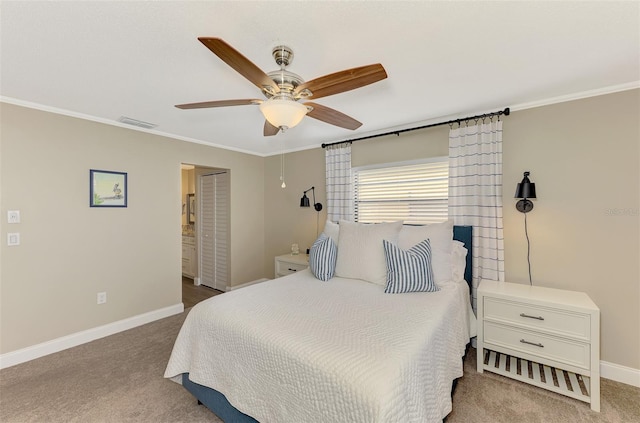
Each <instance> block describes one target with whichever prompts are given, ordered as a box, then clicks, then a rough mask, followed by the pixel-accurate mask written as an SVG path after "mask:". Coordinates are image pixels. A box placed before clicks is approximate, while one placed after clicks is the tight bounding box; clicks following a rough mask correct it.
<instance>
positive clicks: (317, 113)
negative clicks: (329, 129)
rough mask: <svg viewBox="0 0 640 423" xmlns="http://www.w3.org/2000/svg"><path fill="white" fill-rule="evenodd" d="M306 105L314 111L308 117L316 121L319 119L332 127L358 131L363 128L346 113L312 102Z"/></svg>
mask: <svg viewBox="0 0 640 423" xmlns="http://www.w3.org/2000/svg"><path fill="white" fill-rule="evenodd" d="M304 105H305V106H311V107H313V110H311V111H310V112H308V113H307V116H309V117H312V118H314V119H318V120H321V121H323V122H326V123H329V124H331V125H335V126H339V127H341V128H345V129H351V130H354V129H358V128H359V127H361V126H362V123H361V122H358V121H357V120H355V119H354V118H352V117H350V116H347V115H345V114H344V113H341V112H339V111H337V110H334V109H332V108H330V107H327V106H323V105H321V104H316V103H311V102H307V103H304Z"/></svg>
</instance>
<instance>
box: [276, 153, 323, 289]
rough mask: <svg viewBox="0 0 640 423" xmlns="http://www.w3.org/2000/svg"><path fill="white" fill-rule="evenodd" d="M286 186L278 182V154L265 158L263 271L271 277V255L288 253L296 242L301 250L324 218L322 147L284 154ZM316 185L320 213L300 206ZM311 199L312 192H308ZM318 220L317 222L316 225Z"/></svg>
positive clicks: (302, 250)
mask: <svg viewBox="0 0 640 423" xmlns="http://www.w3.org/2000/svg"><path fill="white" fill-rule="evenodd" d="M284 160H285V162H284V165H285V166H284V167H285V175H284V176H285V182H286V184H287V187H286V188H281V187H280V184H281V181H280V155H276V156H271V157H267V158H266V159H265V165H264V197H265V205H264V210H265V240H266V242H265V248H264V254H265V256H264V258H265V274H266V277H268V278H273V276H274V260H273V259H274V257H275V256H279V255H281V254H288V253H290V252H291V244H293V243H297V244H298V245H299V247H300V251H301V252H305V251H306V250H307V248H310V247H311V244H312V243H313V241H314V240H315V239H316V226H317V231H319V232H322V229H323V228H324V222H325V221H326V220H327V195H326V186H325V183H324V180H325V172H324V150H322V149H321V148H316V149H312V150H305V151H300V152H296V153H290V154H286V155H285V159H284ZM312 186H313V187H315V192H316V202H320V203H321V204H322V206H323V208H322V210H321V211H320V213H318V212H316V211H315V209H314V208H313V206H312V207H309V208H302V207H300V198H302V193H303V192H304V191H305V190H307V189H309V188H311V187H312ZM307 196H308V197H309V199H310V202H313V197H311V192H309V193H308V194H307ZM316 223H317V225H316Z"/></svg>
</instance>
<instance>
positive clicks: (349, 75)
mask: <svg viewBox="0 0 640 423" xmlns="http://www.w3.org/2000/svg"><path fill="white" fill-rule="evenodd" d="M198 40H199V41H200V42H201V43H202V44H204V45H205V46H206V47H207V48H208V49H209V50H211V51H212V52H213V53H214V54H215V55H216V56H218V57H219V58H220V59H222V61H223V62H225V63H226V64H228V65H229V66H231V67H232V68H233V69H235V70H236V72H238V73H240V75H242V76H244V77H245V78H246V79H248V80H249V82H251V83H252V84H254V85H255V86H256V87H258V88H259V89H260V90H261V91H262V94H263V95H264V96H265V97H266V98H267V99H266V100H260V99H240V100H218V101H205V102H201V103H188V104H177V105H176V107H177V108H179V109H202V108H209V107H227V106H245V105H258V106H259V107H260V111H261V112H262V114H263V115H264V117H265V122H264V131H263V133H264V136H272V135H276V134H277V133H278V132H279V131H283V132H284V131H285V130H287V129H289V128H293V127H294V126H296V125H297V124H298V123H300V121H301V120H302V119H303V118H304V117H305V116H309V117H312V118H314V119H317V120H320V121H323V122H326V123H329V124H331V125H335V126H339V127H341V128H346V129H351V130H354V129H357V128H359V127H360V126H361V125H362V123H361V122H358V121H357V120H355V119H354V118H352V117H350V116H347V115H345V114H344V113H341V112H339V111H337V110H334V109H331V108H329V107H326V106H323V105H321V104H318V103H312V102H310V101H306V102H304V103H300V102H299V101H300V100H307V99H312V100H316V99H319V98H322V97H327V96H330V95H334V94H338V93H342V92H345V91H350V90H353V89H356V88H360V87H364V86H365V85H369V84H373V83H374V82H378V81H380V80H382V79H385V78H386V77H387V72H386V71H385V70H384V67H382V65H381V64H379V63H378V64H374V65H367V66H361V67H357V68H352V69H347V70H343V71H340V72H335V73H332V74H329V75H325V76H321V77H319V78H316V79H312V80H311V81H306V82H305V81H304V80H303V79H302V78H301V77H300V76H298V75H296V74H295V73H293V72H291V71H289V70H287V69H285V68H286V67H287V66H288V65H289V64H291V62H292V61H293V51H292V50H291V49H290V48H289V47H287V46H277V47H275V48H274V49H273V51H272V55H273V58H274V59H275V61H276V63H277V64H278V65H279V66H280V69H279V70H275V71H273V72H269V73H264V72H263V71H262V70H261V69H260V68H258V67H257V66H256V65H255V64H253V63H252V62H251V61H250V60H249V59H247V58H246V57H244V56H243V55H242V54H241V53H240V52H238V51H237V50H236V49H234V48H233V47H231V46H230V45H229V44H227V43H226V42H224V41H223V40H222V39H220V38H210V37H199V38H198Z"/></svg>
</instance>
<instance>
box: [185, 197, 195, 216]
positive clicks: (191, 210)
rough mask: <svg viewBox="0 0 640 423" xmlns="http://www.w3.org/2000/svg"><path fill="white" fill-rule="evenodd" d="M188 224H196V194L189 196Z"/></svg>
mask: <svg viewBox="0 0 640 423" xmlns="http://www.w3.org/2000/svg"><path fill="white" fill-rule="evenodd" d="M187 223H196V198H195V194H187Z"/></svg>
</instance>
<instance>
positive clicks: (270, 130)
mask: <svg viewBox="0 0 640 423" xmlns="http://www.w3.org/2000/svg"><path fill="white" fill-rule="evenodd" d="M279 131H280V128H278V127H277V126H273V125H272V124H270V123H269V121H268V120H265V121H264V131H263V133H264V136H265V137H271V136H273V135H276V134H277V133H278V132H279Z"/></svg>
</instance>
